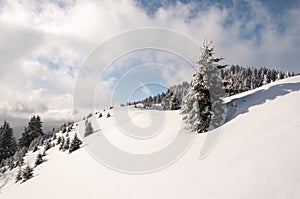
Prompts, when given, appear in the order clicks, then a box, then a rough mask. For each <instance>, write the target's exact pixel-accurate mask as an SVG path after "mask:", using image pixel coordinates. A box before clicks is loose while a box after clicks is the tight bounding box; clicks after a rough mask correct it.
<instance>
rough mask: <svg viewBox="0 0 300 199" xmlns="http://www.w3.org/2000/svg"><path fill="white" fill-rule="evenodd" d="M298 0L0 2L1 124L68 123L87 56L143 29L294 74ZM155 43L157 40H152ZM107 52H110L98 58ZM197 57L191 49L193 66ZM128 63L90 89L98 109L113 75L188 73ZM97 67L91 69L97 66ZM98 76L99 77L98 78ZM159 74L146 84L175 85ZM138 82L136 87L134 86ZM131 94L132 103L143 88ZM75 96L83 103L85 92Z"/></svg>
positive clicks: (139, 59) (182, 68)
mask: <svg viewBox="0 0 300 199" xmlns="http://www.w3.org/2000/svg"><path fill="white" fill-rule="evenodd" d="M299 2H300V1H296V0H287V1H275V0H274V1H273V0H268V1H259V0H242V1H238V0H233V1H221V0H206V1H205V0H202V1H174V0H172V1H166V0H163V1H148V0H137V1H133V0H118V1H117V0H102V1H97V0H90V1H87V0H76V1H75V0H44V1H39V0H20V1H12V0H0V23H1V29H0V52H1V53H0V65H1V67H0V78H1V80H2V82H3V83H2V84H1V85H0V90H1V91H2V93H5V94H4V95H2V96H0V102H1V103H0V119H2V120H3V119H8V120H9V121H12V123H13V121H18V122H16V123H18V124H20V123H21V122H20V121H22V120H24V121H27V119H28V118H29V117H30V116H31V115H33V114H40V115H41V116H42V118H44V119H45V120H46V121H48V122H49V123H50V122H51V124H53V123H61V122H62V121H66V120H72V111H73V109H72V108H73V107H72V103H73V90H74V85H75V83H76V80H77V76H78V74H79V72H80V68H81V65H82V64H83V63H84V62H85V60H86V59H87V58H88V56H89V54H91V52H93V50H95V49H97V46H99V45H100V44H101V43H103V42H105V41H107V40H109V39H110V38H112V37H113V36H114V35H117V34H120V33H122V32H126V31H129V30H132V29H137V28H143V27H160V28H165V29H170V30H173V31H176V32H179V33H181V34H184V35H186V36H187V37H190V38H192V39H193V40H195V41H196V42H198V43H199V44H200V43H201V42H202V41H203V40H204V39H208V40H213V41H214V45H215V46H216V53H217V55H219V56H223V57H225V58H226V60H225V61H226V63H228V64H240V65H241V66H255V67H260V66H266V67H269V68H274V69H281V70H283V71H294V72H297V73H299V72H300V67H299V53H300V35H299V32H300V5H299V4H300V3H299ZM156 41H158V42H164V40H163V39H162V38H160V37H159V36H158V37H157V39H156ZM135 42H136V41H135V39H133V40H130V41H128V43H127V44H124V45H123V46H122V45H120V46H118V45H116V46H114V48H127V47H128V46H130V45H131V44H134V43H135ZM174 43H175V44H176V41H174ZM176 45H178V48H181V47H182V46H184V45H185V44H184V43H178V44H176ZM113 52H114V51H113V48H112V49H111V50H108V51H107V52H105V53H107V55H110V54H112V53H113ZM198 53H199V52H198V50H193V51H191V52H190V55H191V56H192V57H193V58H194V61H196V59H197V56H198ZM103 58H105V56H104V55H103ZM158 58H159V59H158ZM129 60H130V61H129V62H128V63H127V65H125V64H124V63H123V62H118V63H119V64H116V65H111V66H110V68H109V71H110V73H108V77H106V78H104V79H102V80H103V81H99V85H95V86H97V87H98V88H99V89H101V95H100V96H99V103H100V104H102V105H103V106H104V105H108V104H110V103H111V97H112V94H113V92H114V91H113V88H115V86H116V83H117V82H118V81H117V79H118V78H119V77H120V75H121V74H124V73H125V72H126V71H128V70H129V69H130V67H133V66H136V64H137V63H139V64H141V63H144V64H147V63H153V62H154V61H156V62H157V61H158V60H159V62H161V60H163V61H164V62H162V63H163V64H165V65H169V66H170V67H173V68H174V69H176V71H179V72H180V73H181V74H184V75H185V76H187V77H190V74H191V73H192V71H191V68H190V67H186V65H184V64H179V62H177V63H175V62H174V60H173V61H172V59H168V58H167V56H165V55H164V54H160V55H159V56H158V55H155V56H153V54H152V55H151V56H150V55H145V56H136V58H135V59H134V58H133V59H129ZM100 63H101V60H99V64H98V65H97V66H96V67H99V68H103V67H104V66H103V65H101V64H100ZM160 64H161V63H160ZM97 75H98V78H99V79H101V78H100V77H101V74H97ZM159 75H160V76H159V78H158V76H155V75H153V79H152V80H153V82H162V83H164V84H166V85H171V84H174V83H179V81H181V80H182V79H180V78H176V77H174V75H172V73H170V72H168V70H164V68H163V67H162V68H160V73H159ZM154 77H156V78H154ZM158 79H159V80H158ZM86 81H87V83H86V84H87V85H88V79H87V80H86ZM143 83H145V82H136V87H140V86H141V85H143ZM125 85H126V84H125ZM128 85H129V83H128ZM83 86H84V85H83ZM140 88H143V87H140ZM149 88H150V91H151V90H153V92H154V93H155V92H156V91H157V92H158V91H159V89H158V88H157V87H156V88H155V87H152V88H151V86H150V87H149ZM138 92H139V93H136V96H135V98H136V99H137V98H138V96H142V92H144V94H145V93H147V89H145V88H144V89H140V91H138ZM80 97H81V99H80V101H83V102H84V101H86V100H85V98H84V97H85V95H84V94H82V95H81V96H80ZM117 101H122V102H123V100H121V99H120V100H117ZM83 104H84V106H85V105H86V104H85V103H83ZM22 128H23V127H21V129H22Z"/></svg>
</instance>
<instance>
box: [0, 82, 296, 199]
mask: <svg viewBox="0 0 300 199" xmlns="http://www.w3.org/2000/svg"><path fill="white" fill-rule="evenodd" d="M226 101H227V104H228V109H227V110H228V115H227V123H226V124H225V125H224V126H223V127H222V135H221V137H220V139H219V141H218V143H217V144H216V146H215V148H214V150H213V151H212V152H211V153H210V154H209V156H207V157H206V158H205V159H201V160H200V159H199V153H200V149H201V147H202V144H203V142H204V140H205V137H206V136H208V135H209V134H214V133H217V132H219V131H218V130H214V131H211V132H209V133H208V134H199V135H197V138H196V140H195V141H194V143H193V145H192V146H191V148H190V149H189V150H188V151H187V153H186V154H185V155H184V156H183V157H182V158H181V159H180V160H178V161H177V162H175V163H174V164H172V165H171V166H170V167H168V168H166V169H163V170H161V171H158V172H155V173H150V174H146V175H130V174H125V173H120V172H117V171H114V170H111V169H109V168H107V167H105V166H103V165H102V164H100V163H99V162H97V161H96V160H95V159H94V158H93V157H91V156H90V154H89V153H88V152H87V151H86V150H85V148H86V145H87V144H89V143H85V145H84V147H82V148H81V149H80V150H77V151H75V152H73V153H71V154H67V153H63V152H61V151H58V146H56V147H55V148H52V149H50V150H49V151H48V152H47V156H46V159H47V161H46V162H45V163H43V164H41V165H40V166H38V167H37V168H36V169H35V172H34V177H33V178H32V179H30V180H28V181H26V182H24V183H22V184H20V183H14V179H13V177H12V174H11V173H9V172H7V173H6V174H5V176H2V177H0V187H1V189H0V198H1V199H15V198H30V199H32V198H43V199H46V198H49V199H52V198H56V199H59V198H62V199H68V198H70V199H71V198H72V199H81V198H95V199H96V198H97V199H98V198H106V199H111V198H139V199H140V198H143V199H144V198H149V199H150V198H151V199H153V198H156V199H157V198H163V199H166V198H170V199H171V198H172V199H174V198H189V199H190V198H195V199H199V198H205V199H209V198H218V199H220V198H249V199H250V198H251V199H252V198H264V199H265V198H289V199H293V198H295V199H296V198H299V196H300V189H299V187H300V167H299V165H300V159H299V157H300V133H299V129H300V117H299V113H300V106H299V102H300V77H299V76H298V77H297V76H296V77H292V78H288V79H285V80H281V81H278V82H274V83H271V84H269V85H266V86H264V87H261V88H258V89H255V90H252V91H249V92H245V93H242V94H239V95H235V96H232V97H230V98H227V99H226ZM131 113H132V115H131V118H132V119H133V120H134V121H135V122H137V123H138V124H139V125H141V126H143V125H147V124H148V123H149V121H150V120H149V118H148V115H147V114H148V113H149V111H148V112H147V111H146V110H145V111H141V110H134V109H133V110H132V112H131ZM166 118H167V120H166V123H165V125H164V131H162V133H164V132H165V134H164V135H162V137H161V139H158V140H157V141H152V142H151V141H149V143H148V144H149V145H147V144H146V145H145V147H144V148H143V149H144V150H145V151H142V152H141V153H143V152H149V151H151V147H149V146H153V147H154V148H155V147H157V146H163V144H168V140H170V139H172V138H173V137H174V135H172V132H174V133H177V131H176V130H174V129H176V128H178V126H176V122H174V121H179V120H180V115H179V113H178V111H169V112H166ZM99 120H101V121H100V124H101V127H100V128H101V133H104V134H105V133H106V134H107V136H108V137H109V136H110V139H111V141H114V142H118V139H116V138H115V136H117V134H118V132H117V131H118V128H117V127H115V126H113V117H112V118H108V119H107V118H101V119H99ZM124 122H126V121H124ZM80 125H83V124H79V125H78V128H80ZM98 133H100V131H99V132H98ZM114 135H115V136H114ZM121 140H122V141H124V140H126V139H121ZM127 141H128V142H126V141H124V142H122V143H118V144H120V145H121V147H123V149H124V150H128V151H130V150H132V148H131V146H132V145H134V144H137V143H134V142H133V141H132V140H129V139H128V140H127ZM90 142H92V140H90ZM31 156H32V154H28V155H27V159H28V160H27V161H28V162H30V157H31Z"/></svg>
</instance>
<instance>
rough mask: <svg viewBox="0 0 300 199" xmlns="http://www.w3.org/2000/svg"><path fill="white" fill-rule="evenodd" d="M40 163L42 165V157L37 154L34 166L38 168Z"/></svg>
mask: <svg viewBox="0 0 300 199" xmlns="http://www.w3.org/2000/svg"><path fill="white" fill-rule="evenodd" d="M42 163H43V156H42V154H40V153H39V154H38V155H37V157H36V160H35V166H38V165H40V164H42Z"/></svg>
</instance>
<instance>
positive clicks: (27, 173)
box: [22, 165, 33, 181]
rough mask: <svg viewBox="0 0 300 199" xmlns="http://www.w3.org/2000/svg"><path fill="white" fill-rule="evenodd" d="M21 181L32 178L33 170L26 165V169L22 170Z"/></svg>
mask: <svg viewBox="0 0 300 199" xmlns="http://www.w3.org/2000/svg"><path fill="white" fill-rule="evenodd" d="M22 177H23V181H26V180H29V179H30V178H32V177H33V169H32V168H31V167H30V166H29V165H27V166H26V168H25V169H24V170H23V173H22Z"/></svg>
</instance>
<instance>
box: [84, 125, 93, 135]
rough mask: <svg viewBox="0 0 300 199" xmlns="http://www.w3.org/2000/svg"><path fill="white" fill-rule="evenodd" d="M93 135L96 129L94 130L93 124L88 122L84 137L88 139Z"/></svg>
mask: <svg viewBox="0 0 300 199" xmlns="http://www.w3.org/2000/svg"><path fill="white" fill-rule="evenodd" d="M92 133H94V129H93V126H92V123H91V122H88V123H87V124H86V125H85V132H84V137H87V136H89V135H91V134H92Z"/></svg>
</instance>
